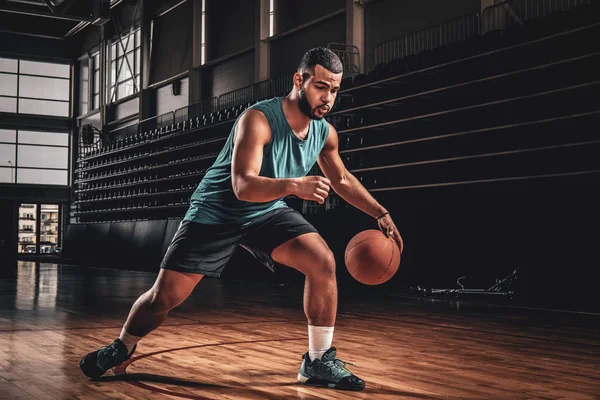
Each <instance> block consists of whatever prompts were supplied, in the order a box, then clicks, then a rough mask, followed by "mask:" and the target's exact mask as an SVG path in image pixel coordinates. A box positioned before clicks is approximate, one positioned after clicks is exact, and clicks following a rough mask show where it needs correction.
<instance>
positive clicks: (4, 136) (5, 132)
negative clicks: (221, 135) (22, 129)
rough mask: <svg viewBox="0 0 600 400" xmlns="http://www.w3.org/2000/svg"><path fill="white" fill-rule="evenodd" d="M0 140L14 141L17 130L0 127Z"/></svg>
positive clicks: (15, 140)
mask: <svg viewBox="0 0 600 400" xmlns="http://www.w3.org/2000/svg"><path fill="white" fill-rule="evenodd" d="M0 142H8V143H16V142H17V131H15V130H12V129H0Z"/></svg>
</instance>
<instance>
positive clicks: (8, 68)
mask: <svg viewBox="0 0 600 400" xmlns="http://www.w3.org/2000/svg"><path fill="white" fill-rule="evenodd" d="M17 65H18V61H17V60H12V59H10V58H0V71H2V72H14V73H17V70H18V69H17Z"/></svg>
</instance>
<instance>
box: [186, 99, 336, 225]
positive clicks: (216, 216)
mask: <svg viewBox="0 0 600 400" xmlns="http://www.w3.org/2000/svg"><path fill="white" fill-rule="evenodd" d="M281 101H282V97H275V98H272V99H269V100H263V101H260V102H258V103H256V104H254V105H253V106H251V107H250V108H249V109H255V110H259V111H261V112H262V113H263V114H264V115H265V117H266V118H267V120H268V122H269V125H270V126H271V140H270V141H269V143H267V144H266V145H265V147H264V149H263V162H262V166H261V169H260V173H259V175H260V176H264V177H268V178H299V177H303V176H306V175H307V174H308V172H309V171H310V170H311V168H312V167H313V166H314V164H315V162H316V161H317V157H318V156H319V153H320V152H321V150H322V149H323V146H324V145H325V142H326V141H327V137H328V136H329V124H328V123H327V121H326V120H325V119H322V120H320V121H318V120H311V122H310V126H309V128H308V135H307V136H306V138H305V139H304V140H301V139H299V138H298V137H297V136H296V135H294V132H292V129H291V128H290V126H289V124H288V122H287V119H286V118H285V115H284V113H283V105H282V102H281ZM238 121H239V117H238V119H237V120H236V121H235V123H234V124H233V127H232V128H231V132H230V133H229V137H228V138H227V141H226V142H225V146H224V147H223V149H222V150H221V152H220V153H219V155H218V156H217V159H216V160H215V162H214V164H213V165H212V166H211V167H210V168H209V169H208V170H207V172H206V175H205V176H204V178H203V179H202V181H201V182H200V184H199V185H198V187H197V188H196V190H195V191H194V194H193V195H192V197H191V199H190V207H189V208H188V211H187V213H186V215H185V217H184V219H185V220H190V221H193V222H197V223H202V224H228V223H234V224H240V225H242V226H243V225H246V224H248V223H250V222H251V221H252V220H254V219H256V218H257V217H259V216H261V215H263V214H265V213H267V212H269V211H271V210H274V209H277V208H281V207H287V204H286V203H285V202H284V200H283V198H280V199H276V200H273V201H269V202H266V203H251V202H245V201H241V200H238V198H237V197H236V196H235V194H234V193H233V186H232V184H231V159H232V155H233V135H234V132H235V127H236V125H237V123H238Z"/></svg>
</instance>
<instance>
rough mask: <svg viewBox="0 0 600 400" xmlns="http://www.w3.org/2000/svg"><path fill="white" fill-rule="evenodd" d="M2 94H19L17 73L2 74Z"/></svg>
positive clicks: (0, 93)
mask: <svg viewBox="0 0 600 400" xmlns="http://www.w3.org/2000/svg"><path fill="white" fill-rule="evenodd" d="M0 95H2V96H16V95H17V75H10V74H0Z"/></svg>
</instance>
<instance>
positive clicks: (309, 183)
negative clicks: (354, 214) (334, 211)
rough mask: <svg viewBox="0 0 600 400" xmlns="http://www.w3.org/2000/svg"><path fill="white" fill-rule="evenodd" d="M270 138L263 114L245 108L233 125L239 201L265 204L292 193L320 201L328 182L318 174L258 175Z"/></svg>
mask: <svg viewBox="0 0 600 400" xmlns="http://www.w3.org/2000/svg"><path fill="white" fill-rule="evenodd" d="M270 140H271V127H270V126H269V122H268V121H267V118H266V117H265V116H264V114H263V113H262V112H260V111H257V110H248V111H246V112H245V113H244V115H243V116H242V118H240V120H239V121H238V124H237V125H236V132H235V135H234V140H233V157H232V161H231V183H232V185H233V193H234V194H235V196H236V197H237V198H238V199H239V200H242V201H247V202H252V203H266V202H269V201H273V200H277V199H280V198H282V197H285V196H289V195H295V196H298V197H301V198H303V199H306V200H314V201H317V202H319V203H321V204H323V202H324V201H325V198H326V197H327V195H328V192H329V181H328V180H327V179H326V178H323V177H320V176H310V177H303V178H283V179H276V178H267V177H264V176H259V173H260V169H261V167H262V161H263V148H264V147H265V145H266V144H267V143H269V141H270Z"/></svg>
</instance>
